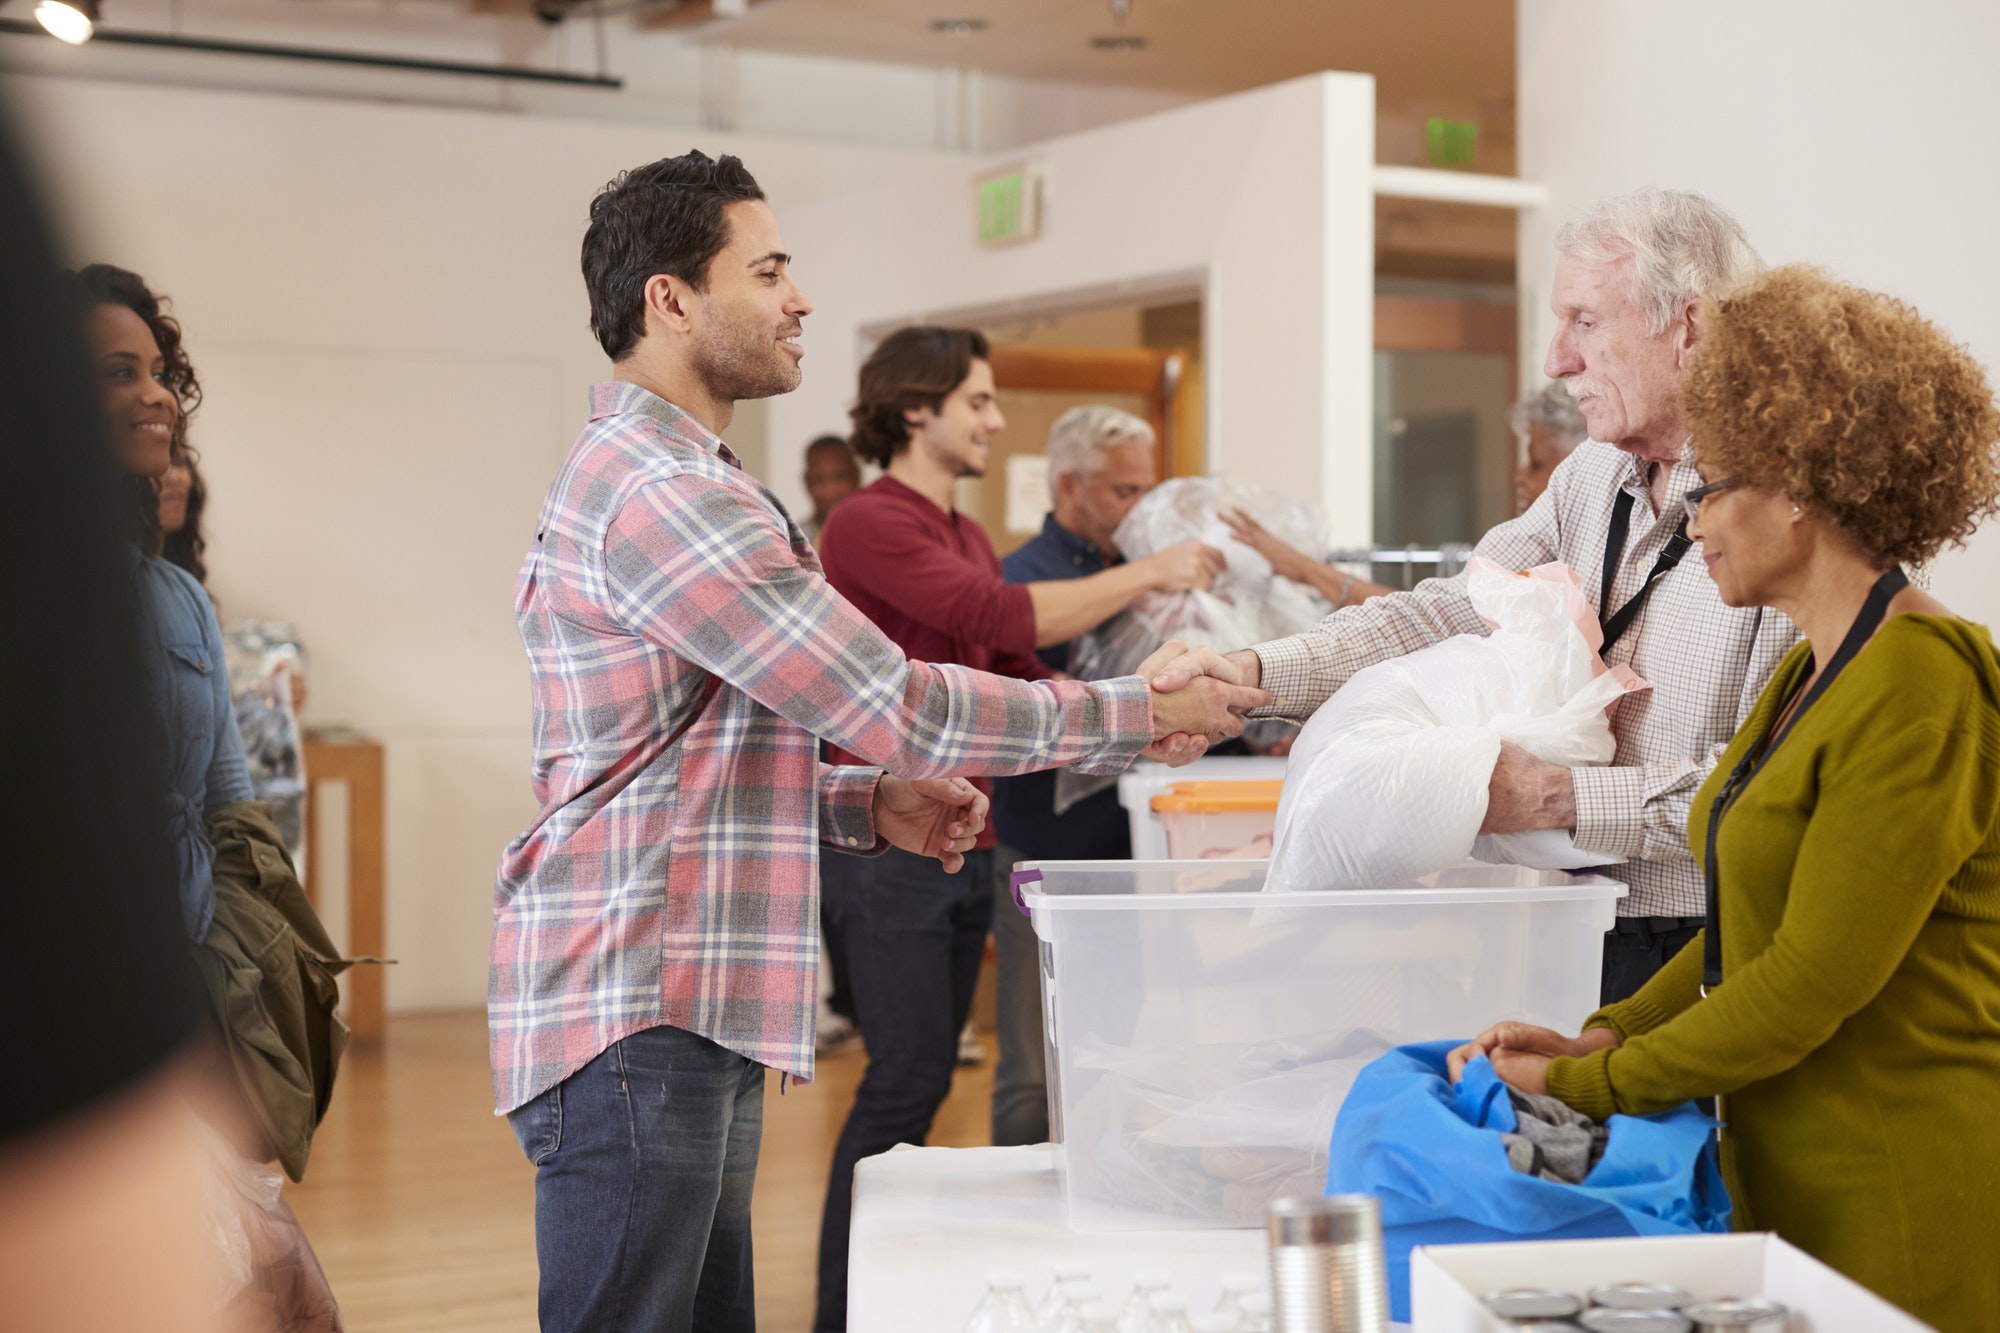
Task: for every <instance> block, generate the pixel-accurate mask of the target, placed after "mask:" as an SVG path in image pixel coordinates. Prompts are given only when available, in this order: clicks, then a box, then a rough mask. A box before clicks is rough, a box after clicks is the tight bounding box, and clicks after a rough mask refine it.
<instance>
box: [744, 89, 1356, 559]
mask: <svg viewBox="0 0 2000 1333" xmlns="http://www.w3.org/2000/svg"><path fill="white" fill-rule="evenodd" d="M1374 82H1375V81H1374V79H1372V78H1371V77H1369V76H1367V75H1360V74H1321V75H1315V76H1311V77H1308V78H1303V79H1296V80H1292V81H1290V82H1287V83H1282V84H1278V85H1275V86H1273V87H1270V88H1264V89H1259V90H1257V91H1255V92H1250V93H1242V94H1238V95H1236V96H1233V97H1227V98H1222V99H1218V100H1216V101H1212V102H1203V103H1200V104H1197V105H1195V106H1190V107H1185V108H1181V109H1178V110H1174V111H1168V112H1165V113H1162V114H1160V115H1157V116H1151V117H1148V118H1146V119H1144V120H1135V121H1127V122H1124V123H1122V124H1119V125H1113V126H1109V127H1107V128H1102V129H1096V130H1090V131H1087V132H1084V133H1080V134H1075V135H1070V136H1068V137H1065V138H1060V139H1055V140H1051V141H1049V142H1047V143H1044V144H1041V145H1039V146H1034V147H1031V148H1027V149H1023V150H1020V151H1018V152H1015V153H1010V154H1005V155H992V156H989V157H987V158H985V159H980V160H976V161H971V162H966V163H964V164H956V163H955V164H953V165H951V166H948V167H941V168H939V169H937V170H935V171H933V172H931V173H929V174H927V175H925V176H922V177H914V178H910V179H907V180H903V181H899V182H895V183H891V184H888V185H883V186H878V187H874V188H870V189H866V190H860V191H855V192H851V193H846V194H841V195H837V196H828V197H825V198H822V199H819V200H816V201H814V202H812V203H808V204H805V205H802V206H800V207H797V208H792V209H785V210H780V212H779V220H780V221H781V223H782V224H783V226H784V229H785V236H786V241H787V244H788V246H789V247H790V248H791V249H792V250H793V251H795V252H796V253H798V254H800V255H801V256H806V257H817V256H838V257H839V263H838V264H837V265H829V266H827V267H823V268H821V267H815V268H814V269H813V270H811V271H810V272H808V271H807V270H806V269H803V268H802V269H801V270H800V272H801V276H802V277H803V279H804V282H805V285H806V288H807V290H808V292H809V293H810V294H811V296H812V297H813V299H814V300H815V302H817V305H818V309H817V311H816V312H815V313H814V314H813V316H812V317H811V319H810V320H809V321H808V323H807V339H808V347H809V349H810V351H809V354H808V358H807V360H806V363H805V370H806V375H805V384H804V386H803V387H802V388H801V389H800V390H799V391H798V392H797V393H794V394H792V395H790V396H789V397H786V398H782V399H777V400H774V401H773V402H772V404H771V407H770V414H769V421H770V425H769V430H770V445H771V452H770V457H771V460H772V462H771V471H772V472H773V473H774V474H776V478H777V482H778V485H779V487H780V494H781V495H783V496H785V497H786V499H787V500H788V501H792V502H799V501H802V499H803V492H802V488H801V486H800V484H799V481H798V479H797V474H798V471H799V468H798V466H797V458H798V454H799V452H800V451H801V450H802V449H803V447H804V445H805V442H806V441H807V440H809V439H810V438H811V437H812V436H814V435H816V434H818V433H820V432H821V431H824V430H844V429H845V426H846V422H847V415H846V410H847V406H848V404H849V402H850V401H851V400H852V396H853V392H854V375H855V371H856V370H857V369H858V366H859V362H860V357H861V354H862V349H863V340H864V335H865V334H866V333H867V332H868V331H870V330H879V329H880V328H882V327H883V326H886V325H893V324H897V323H903V322H908V321H912V320H918V319H938V318H952V319H957V320H961V321H964V322H968V323H973V322H977V323H993V322H998V321H1001V320H1003V319H1005V318H1006V317H1007V315H1008V313H1009V312H1013V311H1021V310H1035V309H1048V308H1052V307H1060V306H1063V305H1071V306H1077V305H1087V304H1089V303H1090V302H1092V301H1095V302H1097V303H1100V304H1120V305H1126V304H1131V303H1133V302H1134V301H1135V300H1140V299H1143V298H1144V297H1146V296H1148V295H1155V294H1161V293H1165V292H1176V293H1187V292H1193V293H1196V294H1199V295H1200V297H1201V298H1202V300H1203V302H1204V307H1203V338H1204V342H1205V347H1204V360H1205V363H1206V367H1207V375H1208V380H1207V384H1206V395H1207V440H1208V450H1209V460H1208V461H1209V466H1210V468H1211V469H1212V470H1226V471H1229V472H1231V473H1233V474H1235V475H1238V476H1241V477H1243V478H1245V479H1248V480H1252V481H1257V482H1261V483H1263V484H1265V485H1270V486H1275V487H1282V488H1283V489H1285V490H1286V491H1287V492H1288V493H1290V494H1293V495H1297V496H1300V497H1301V498H1306V499H1309V500H1318V501H1319V502H1320V503H1321V504H1322V506H1323V507H1324V509H1325V512H1326V516H1327V518H1328V520H1329V524H1330V529H1331V534H1332V536H1333V539H1334V541H1335V542H1337V543H1342V544H1345V543H1349V542H1366V541H1367V540H1368V539H1369V537H1370V526H1371V520H1372V515H1371V512H1370V500H1369V496H1370V484H1369V477H1370V458H1371V456H1370V426H1369V403H1370V364H1371V363H1370V356H1371V347H1372V341H1373V328H1372V318H1373V305H1372V302H1371V292H1372V283H1373V269H1374V250H1373V246H1374V239H1373V229H1374V196H1373V193H1372V178H1371V172H1372V168H1373V163H1374V145H1375V133H1374V101H1375V89H1374ZM1022 160H1026V161H1030V162H1033V163H1035V164H1037V165H1039V166H1040V167H1041V168H1042V170H1043V171H1044V173H1045V175H1046V179H1047V193H1046V200H1045V205H1044V218H1045V221H1044V228H1043V234H1042V236H1041V237H1040V238H1039V239H1037V240H1035V241H1032V242H1028V243H1025V244H1022V245H1018V246H1013V247H1009V248H1005V249H985V250H983V249H981V248H979V247H978V246H977V245H976V244H975V242H974V194H973V181H974V178H975V177H976V176H977V175H978V174H980V172H981V171H983V170H987V169H990V168H992V167H997V166H1004V165H1007V164H1009V163H1011V162H1015V161H1022Z"/></svg>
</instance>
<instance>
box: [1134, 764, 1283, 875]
mask: <svg viewBox="0 0 2000 1333" xmlns="http://www.w3.org/2000/svg"><path fill="white" fill-rule="evenodd" d="M1284 785H1285V784H1284V783H1282V782H1279V781H1276V780H1271V781H1250V782H1176V783H1175V784H1174V785H1173V786H1172V787H1171V788H1169V789H1168V790H1166V791H1163V792H1161V793H1160V794H1159V795H1158V796H1155V797H1154V798H1153V800H1152V807H1153V813H1154V814H1155V815H1157V816H1159V820H1160V828H1161V829H1162V831H1164V832H1165V833H1166V835H1167V855H1168V856H1169V857H1171V858H1172V859H1173V860H1176V861H1266V860H1269V859H1270V856H1271V841H1272V838H1273V837H1274V836H1275V835H1276V833H1277V829H1278V794H1279V792H1280V791H1281V790H1282V789H1283V787H1284Z"/></svg>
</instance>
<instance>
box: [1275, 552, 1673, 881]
mask: <svg viewBox="0 0 2000 1333" xmlns="http://www.w3.org/2000/svg"><path fill="white" fill-rule="evenodd" d="M1466 591H1467V593H1468V595H1469V596H1470V597H1471V598H1472V604H1473V607H1474V608H1475V609H1476V610H1477V611H1478V612H1479V614H1480V616H1481V617H1482V618H1483V619H1485V620H1486V621H1487V623H1488V624H1491V625H1492V626H1494V631H1493V633H1491V634H1489V635H1486V636H1483V637H1482V636H1480V635H1476V634H1464V635H1460V636H1458V637H1457V638H1453V639H1447V640H1446V641H1444V642H1443V643H1440V644H1437V645H1435V646H1433V647H1430V648H1426V649H1423V650H1422V651H1420V652H1415V653H1411V654H1409V655H1408V656H1405V657H1400V658H1395V659H1392V660H1390V661H1387V662H1381V663H1378V664H1376V665H1375V666H1372V667H1368V668H1367V669H1365V670H1363V671H1359V672H1356V673H1355V674H1354V676H1353V678H1352V679H1350V680H1349V681H1348V682H1347V684H1346V685H1345V686H1344V687H1343V688H1342V689H1341V690H1340V691H1339V692H1337V693H1336V694H1335V695H1334V696H1333V697H1332V698H1331V699H1328V700H1327V701H1326V703H1325V704H1324V705H1322V706H1321V708H1320V709H1319V711H1318V712H1317V713H1315V714H1313V717H1312V720H1311V721H1310V722H1308V723H1307V724H1306V726H1305V730H1304V731H1302V732H1300V733H1299V739H1298V743H1297V744H1296V745H1295V746H1294V747H1293V749H1292V759H1291V766H1290V769H1289V771H1288V772H1287V773H1286V776H1285V787H1284V792H1283V794H1282V796H1281V797H1280V798H1279V803H1278V824H1277V837H1276V840H1275V843H1274V845H1273V848H1272V852H1271V873H1270V876H1269V877H1268V879H1267V880H1266V881H1265V887H1266V889H1269V890H1278V891H1286V890H1291V891H1299V890H1315V889H1372V888H1385V887H1391V886H1394V885H1397V884H1405V883H1408V882H1410V881H1411V880H1414V879H1416V878H1418V877H1419V876H1422V875H1427V874H1430V873H1431V872H1433V871H1437V870H1442V869H1444V868H1445V867H1446V866H1449V865H1453V864H1456V863H1457V862H1459V861H1462V860H1464V859H1465V858H1466V857H1467V856H1468V855H1475V856H1478V857H1479V858H1480V859H1481V860H1487V861H1505V862H1512V863H1514V864H1517V865H1527V866H1534V867H1536V868H1538V869H1543V870H1576V869H1582V868H1584V867H1587V866H1593V865H1604V864H1606V863H1607V862H1609V861H1612V860H1615V859H1616V858H1613V857H1606V856H1599V855H1597V854H1595V853H1592V852H1587V851H1584V850H1582V849H1580V848H1578V847H1577V846H1576V845H1575V843H1574V842H1573V841H1572V840H1571V838H1570V837H1569V835H1568V834H1566V833H1563V832H1561V831H1560V830H1550V831H1545V832H1539V833H1527V834H1509V835H1507V836H1504V837H1484V838H1482V837H1480V836H1479V826H1480V824H1481V823H1483V822H1484V820H1485V818H1486V799H1487V787H1488V784H1489V783H1490V782H1491V780H1492V777H1493V765H1494V763H1495V762H1496V761H1497V760H1498V759H1499V757H1500V746H1501V744H1502V743H1503V742H1509V741H1511V742H1512V743H1513V744H1515V745H1518V746H1520V747H1521V748H1522V749H1524V750H1527V751H1528V752H1529V753H1530V754H1533V755H1534V756H1535V757H1536V758H1538V759H1543V760H1546V761H1547V762H1549V763H1553V764H1561V765H1563V766H1564V767H1566V768H1578V767H1584V766H1588V765H1595V764H1606V763H1609V762H1610V761H1611V758H1612V755H1613V754H1614V752H1615V751H1616V749H1617V743H1616V741H1615V740H1614V739H1613V737H1612V735H1611V722H1610V718H1609V716H1608V709H1609V708H1610V706H1611V705H1612V704H1614V703H1616V702H1617V700H1618V698H1619V697H1620V696H1621V695H1624V694H1626V693H1628V692H1630V691H1632V690H1638V689H1647V688H1650V687H1649V686H1648V685H1647V684H1646V683H1645V682H1644V681H1642V680H1640V679H1639V678H1638V677H1637V676H1635V675H1633V674H1632V672H1631V670H1630V669H1629V668H1627V667H1622V666H1621V667H1617V668H1610V669H1607V668H1606V667H1605V665H1604V663H1603V662H1602V660H1600V659H1599V657H1598V655H1597V648H1598V646H1599V645H1600V644H1602V642H1603V634H1602V631H1601V630H1599V629H1598V627H1597V620H1596V617H1595V616H1594V614H1592V612H1591V610H1590V606H1589V604H1588V602H1586V601H1585V600H1584V597H1583V594H1582V592H1581V590H1580V589H1578V587H1577V586H1576V576H1575V575H1574V574H1572V573H1571V572H1570V570H1569V569H1568V567H1567V566H1564V565H1560V564H1554V565H1543V566H1542V567H1540V568H1539V569H1535V570H1532V571H1530V572H1529V573H1528V574H1525V575H1522V574H1515V573H1512V572H1510V571H1507V570H1504V569H1501V568H1500V567H1499V566H1498V565H1495V564H1493V563H1492V562H1491V561H1487V560H1478V559H1475V560H1474V561H1473V563H1472V565H1471V567H1470V569H1469V570H1468V572H1467V581H1466Z"/></svg>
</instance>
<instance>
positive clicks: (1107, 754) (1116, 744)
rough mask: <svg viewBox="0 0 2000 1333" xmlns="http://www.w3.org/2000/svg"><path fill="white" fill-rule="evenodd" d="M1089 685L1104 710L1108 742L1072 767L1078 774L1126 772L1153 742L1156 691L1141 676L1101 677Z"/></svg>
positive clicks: (1102, 726)
mask: <svg viewBox="0 0 2000 1333" xmlns="http://www.w3.org/2000/svg"><path fill="white" fill-rule="evenodd" d="M1087 688H1088V689H1089V690H1090V691H1091V693H1092V695H1093V697H1094V698H1095V699H1096V702H1097V706H1098V709H1099V710H1100V712H1099V719H1098V720H1099V724H1100V725H1099V730H1100V732H1101V734H1102V735H1103V737H1104V742H1103V744H1101V745H1099V746H1098V747H1097V748H1096V749H1095V750H1092V751H1091V752H1090V753H1089V754H1087V755H1085V756H1084V757H1083V758H1082V759H1079V760H1078V761H1077V762H1076V763H1074V764H1071V765H1070V767H1071V768H1072V769H1074V770H1075V771H1076V772H1078V773H1123V772H1124V771H1125V770H1126V769H1128V768H1130V767H1131V766H1132V761H1133V760H1134V759H1137V758H1138V757H1139V752H1140V751H1141V750H1143V749H1145V748H1146V747H1147V746H1148V745H1151V744H1152V743H1153V691H1152V689H1151V687H1149V686H1148V685H1147V684H1146V681H1145V679H1144V678H1143V677H1140V676H1120V677H1118V678H1117V679H1116V680H1100V681H1097V682H1095V683H1093V684H1091V685H1090V686H1088V687H1087Z"/></svg>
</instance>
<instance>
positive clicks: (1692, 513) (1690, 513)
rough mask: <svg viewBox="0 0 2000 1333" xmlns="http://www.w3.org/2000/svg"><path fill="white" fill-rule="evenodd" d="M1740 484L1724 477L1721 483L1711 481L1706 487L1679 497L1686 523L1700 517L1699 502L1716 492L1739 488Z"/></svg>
mask: <svg viewBox="0 0 2000 1333" xmlns="http://www.w3.org/2000/svg"><path fill="white" fill-rule="evenodd" d="M1742 484H1743V483H1742V482H1741V481H1740V480H1738V479H1737V478H1735V477H1724V478H1723V479H1722V480H1721V481H1711V482H1709V483H1708V484H1707V485H1706V486H1697V487H1695V488H1694V489H1693V490H1691V491H1689V492H1688V493H1687V494H1686V495H1683V496H1682V497H1681V507H1682V508H1683V509H1685V510H1687V517H1688V522H1690V523H1693V522H1694V521H1696V520H1697V519H1699V518H1700V517H1701V502H1702V501H1703V500H1706V499H1707V498H1708V497H1709V496H1711V495H1715V494H1717V493H1718V492H1721V491H1726V490H1728V489H1729V488H1730V487H1732V486H1741V485H1742Z"/></svg>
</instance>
